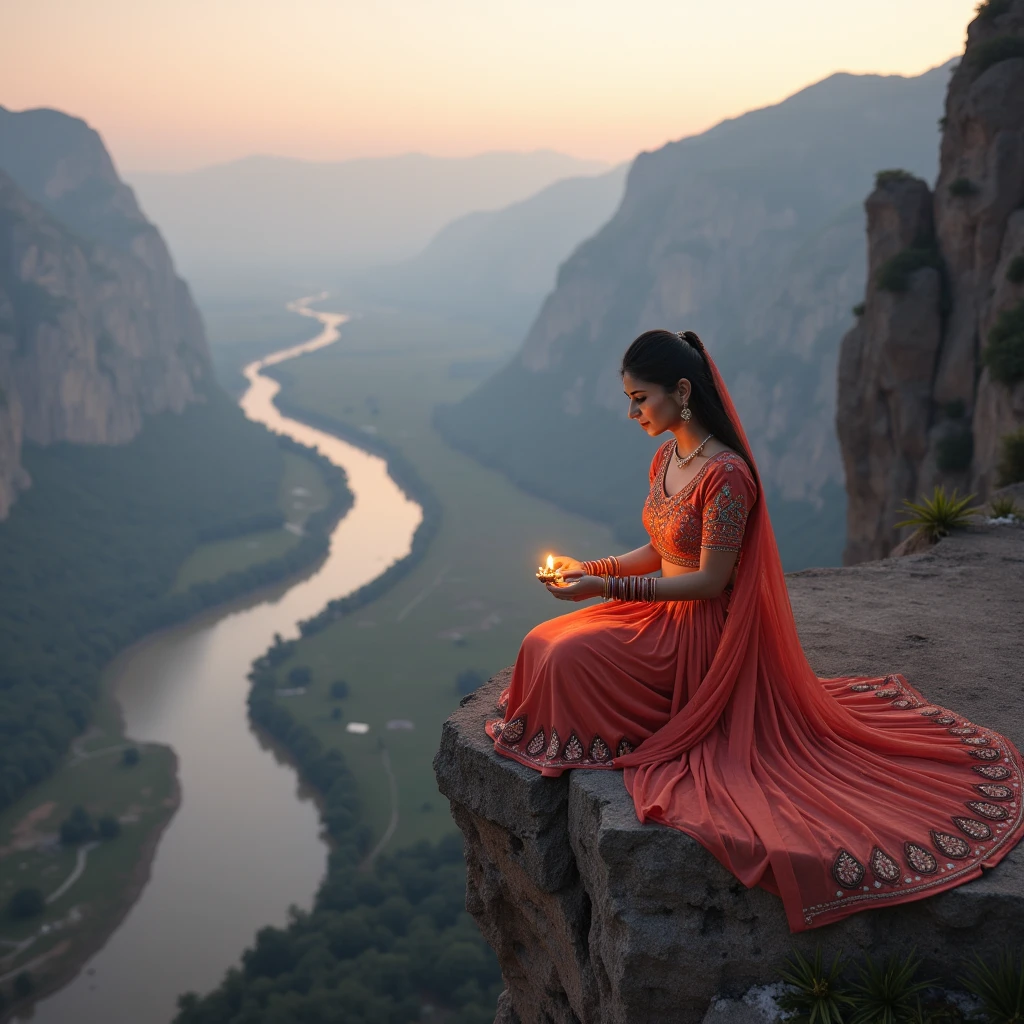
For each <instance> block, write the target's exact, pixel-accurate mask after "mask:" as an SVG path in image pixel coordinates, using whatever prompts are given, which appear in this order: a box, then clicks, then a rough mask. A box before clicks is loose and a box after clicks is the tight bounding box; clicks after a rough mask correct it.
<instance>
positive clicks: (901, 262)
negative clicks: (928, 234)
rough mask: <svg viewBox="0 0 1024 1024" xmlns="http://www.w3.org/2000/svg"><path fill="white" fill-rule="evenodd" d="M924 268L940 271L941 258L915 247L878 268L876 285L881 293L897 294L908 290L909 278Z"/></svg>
mask: <svg viewBox="0 0 1024 1024" xmlns="http://www.w3.org/2000/svg"><path fill="white" fill-rule="evenodd" d="M924 267H933V268H934V269H935V270H940V271H941V269H942V258H941V257H940V256H939V254H938V251H937V250H935V249H933V248H928V247H926V246H915V247H911V248H910V249H904V250H903V251H902V252H898V253H896V255H895V256H893V257H892V258H891V259H888V260H886V261H885V263H883V264H882V265H881V266H880V267H879V268H878V276H877V278H876V284H877V285H878V287H879V288H881V289H882V291H886V292H896V293H897V294H899V293H902V292H905V291H907V290H908V289H909V288H910V276H911V274H913V273H915V272H916V271H918V270H921V269H923V268H924Z"/></svg>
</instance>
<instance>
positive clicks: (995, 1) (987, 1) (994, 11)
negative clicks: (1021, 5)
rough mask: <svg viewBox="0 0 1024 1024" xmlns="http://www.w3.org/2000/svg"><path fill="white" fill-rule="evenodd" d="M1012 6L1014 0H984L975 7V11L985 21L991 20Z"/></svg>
mask: <svg viewBox="0 0 1024 1024" xmlns="http://www.w3.org/2000/svg"><path fill="white" fill-rule="evenodd" d="M1012 6H1013V0H982V2H981V3H980V4H978V6H977V7H975V8H974V13H975V14H977V16H978V17H979V18H981V19H982V20H983V21H991V20H993V19H994V18H998V17H999V15H1000V14H1005V13H1006V12H1007V11H1008V10H1009V9H1010V8H1011V7H1012Z"/></svg>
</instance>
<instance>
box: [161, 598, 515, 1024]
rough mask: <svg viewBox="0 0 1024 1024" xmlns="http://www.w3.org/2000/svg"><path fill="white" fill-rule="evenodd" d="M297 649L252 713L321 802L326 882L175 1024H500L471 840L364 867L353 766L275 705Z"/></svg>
mask: <svg viewBox="0 0 1024 1024" xmlns="http://www.w3.org/2000/svg"><path fill="white" fill-rule="evenodd" d="M366 589H367V588H364V590H366ZM359 593H360V592H357V593H356V594H355V595H353V597H355V598H356V599H357V602H356V603H358V599H359ZM367 599H368V598H367V595H365V594H364V595H363V600H367ZM295 646H296V641H295V640H288V641H283V640H282V639H281V638H280V637H276V638H275V643H274V645H273V646H272V647H271V648H270V649H269V650H268V651H267V652H266V653H265V654H264V655H263V656H262V657H260V658H258V659H257V660H256V662H255V663H254V665H253V668H252V672H251V673H250V676H249V679H250V681H251V683H252V690H251V692H250V695H249V714H250V717H251V718H252V721H253V723H254V724H255V725H257V726H259V727H260V728H261V729H263V730H264V731H266V732H268V733H269V734H270V735H271V736H273V737H274V739H276V740H277V741H278V742H280V743H281V744H282V745H283V746H284V747H286V748H287V749H288V751H289V753H290V754H291V755H292V757H293V758H294V759H295V761H296V763H297V765H298V767H299V770H300V772H301V774H302V777H303V779H304V780H305V781H306V782H308V783H310V784H311V785H313V786H315V787H316V789H317V790H318V791H319V792H320V795H321V800H322V803H321V816H322V819H323V822H324V827H325V830H326V832H327V834H328V836H329V837H330V839H331V854H330V858H329V861H328V868H327V875H326V877H325V878H324V881H323V882H322V883H321V886H320V889H319V891H318V892H317V896H316V901H315V904H314V906H313V909H312V910H311V911H310V912H308V913H306V912H302V911H297V910H293V911H292V914H291V920H290V923H289V925H288V926H287V927H286V928H274V927H267V928H262V929H261V930H260V931H259V932H258V933H257V935H256V941H255V943H254V945H253V946H252V947H251V948H249V949H248V950H246V952H245V953H244V954H243V955H242V966H241V968H232V969H231V970H229V971H228V973H227V975H226V976H225V978H224V980H223V981H222V983H221V984H220V986H219V987H218V988H217V989H215V990H214V991H213V992H212V993H210V994H209V995H207V996H205V997H199V996H198V995H196V994H194V993H189V994H187V995H184V996H182V997H181V999H180V1000H179V1014H178V1016H177V1018H176V1019H175V1024H251V1022H256V1021H259V1022H260V1024H274V1022H280V1024H285V1022H289V1024H292V1022H294V1021H297V1020H301V1021H303V1024H329V1022H334V1021H337V1020H339V1019H344V1020H345V1021H346V1024H363V1022H365V1024H403V1022H406V1021H414V1020H421V1019H422V1017H423V1014H424V1010H425V1007H426V1006H435V1007H444V1008H446V1009H448V1010H449V1011H452V1012H451V1015H450V1016H449V1017H447V1018H446V1019H448V1020H450V1021H451V1022H452V1024H490V1022H491V1021H492V1020H493V1019H494V1005H495V1001H496V1000H497V997H498V995H499V993H500V992H501V990H502V987H503V986H502V981H501V973H500V971H499V969H498V964H497V960H496V959H495V956H494V953H493V952H492V951H491V950H490V949H489V948H488V946H487V945H486V943H485V942H484V940H483V938H482V937H481V935H480V932H479V931H478V929H477V927H476V925H475V924H474V923H473V920H472V919H471V918H470V916H469V915H468V914H467V913H466V911H465V909H464V903H465V889H466V877H465V865H464V863H463V853H462V840H461V837H458V836H455V835H451V836H446V837H445V838H444V839H442V840H440V841H439V842H437V843H436V844H429V843H426V842H420V843H418V844H416V845H415V846H413V847H412V848H410V849H406V850H400V851H398V852H397V853H395V854H393V855H382V856H381V857H379V858H378V859H377V860H376V862H375V863H374V865H373V866H372V868H369V867H368V866H367V865H366V864H365V858H366V854H367V852H368V850H369V848H370V840H371V835H370V832H369V829H368V828H367V827H366V826H365V824H363V823H362V822H361V821H360V813H359V812H360V806H359V799H358V796H357V795H356V785H355V781H354V779H353V778H352V775H351V773H350V772H349V769H348V766H347V764H346V762H345V758H344V756H343V755H342V754H341V752H340V751H338V750H337V749H330V750H325V749H324V746H323V744H322V743H321V742H320V740H319V739H317V737H316V736H314V735H313V734H312V732H310V730H309V729H307V728H306V727H305V726H303V725H301V724H299V723H297V722H296V721H295V719H294V718H293V717H292V715H291V712H290V711H288V709H287V708H285V707H284V706H282V704H281V703H280V702H279V701H277V700H275V698H274V691H275V689H276V688H277V687H278V685H279V683H280V680H279V679H278V677H277V669H278V667H279V666H280V665H282V664H283V663H284V662H285V661H287V660H288V658H289V656H290V655H291V653H292V652H293V650H294V648H295Z"/></svg>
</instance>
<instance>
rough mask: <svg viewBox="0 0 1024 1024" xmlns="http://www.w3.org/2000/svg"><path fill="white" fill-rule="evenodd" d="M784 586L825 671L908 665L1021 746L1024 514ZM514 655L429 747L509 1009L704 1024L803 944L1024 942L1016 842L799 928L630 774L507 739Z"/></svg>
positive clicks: (961, 950) (941, 970)
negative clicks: (948, 880) (651, 810)
mask: <svg viewBox="0 0 1024 1024" xmlns="http://www.w3.org/2000/svg"><path fill="white" fill-rule="evenodd" d="M788 584H789V589H790V595H791V599H792V603H793V608H794V612H795V614H796V618H797V623H798V625H799V627H800V635H801V639H802V642H803V644H804V648H805V650H806V651H807V654H808V657H809V659H810V661H811V664H812V665H813V666H814V668H815V670H816V671H817V672H818V674H819V675H821V676H824V677H828V676H834V675H842V674H864V675H882V674H884V673H887V672H902V673H904V674H905V675H906V676H907V678H908V679H909V680H910V682H911V683H913V684H914V685H916V686H919V687H920V688H921V689H922V690H923V692H924V693H925V694H926V695H927V696H928V697H929V698H931V699H933V700H935V701H936V702H940V703H942V704H944V705H946V706H949V707H952V708H954V709H955V710H957V711H958V712H960V713H962V714H963V715H965V716H967V717H969V718H971V719H972V720H974V721H977V722H980V723H982V724H991V725H993V726H995V727H998V728H999V729H1000V730H1001V731H1003V732H1005V733H1006V734H1007V735H1008V736H1010V738H1011V739H1013V740H1014V741H1015V742H1016V743H1017V744H1018V745H1024V692H1022V689H1021V686H1020V666H1021V665H1022V664H1024V632H1022V630H1021V629H1020V623H1021V622H1022V621H1024V526H980V527H975V528H971V529H970V530H968V531H965V532H963V533H957V534H956V535H954V536H952V537H950V538H947V539H946V540H943V541H942V542H941V543H939V544H937V545H935V546H934V547H932V548H930V549H929V550H928V551H927V552H925V553H922V554H916V555H909V556H907V557H905V558H899V559H889V560H885V561H880V562H871V563H867V564H864V565H860V566H856V567H854V568H849V569H813V570H807V571H804V572H801V573H796V574H792V575H790V576H789V577H788ZM509 671H510V670H506V671H505V672H504V673H501V674H500V675H499V676H497V677H496V678H494V679H493V680H491V681H490V682H489V683H488V684H487V685H486V686H484V687H482V688H481V689H480V690H478V691H477V692H476V693H475V694H473V695H471V696H470V697H469V698H467V699H466V700H464V701H463V704H462V706H461V707H460V708H459V710H458V711H456V712H455V714H453V715H452V717H451V718H450V719H449V720H448V722H447V723H446V724H445V727H444V731H443V735H442V740H441V748H440V751H439V752H438V755H437V757H436V759H435V762H434V766H435V770H436V772H437V777H438V782H439V785H440V788H441V791H442V792H443V793H444V794H445V795H446V796H447V797H448V798H449V800H450V801H451V809H452V814H453V815H454V817H455V820H456V822H457V823H458V825H459V827H460V828H461V829H462V832H463V834H464V836H465V842H466V860H467V865H468V886H467V907H468V909H469V911H470V912H471V913H472V914H473V916H474V917H475V918H476V920H477V922H478V923H479V925H480V927H481V929H482V931H483V933H484V935H485V937H486V938H487V940H488V942H490V944H491V945H492V946H493V947H494V949H495V950H496V951H497V954H498V959H499V961H500V963H501V967H502V971H503V974H504V977H505V982H506V986H507V990H506V993H505V995H504V996H503V999H502V1001H501V1003H500V1004H499V1013H498V1017H497V1020H498V1021H501V1022H505V1024H514V1022H519V1024H541V1022H547V1024H577V1022H583V1024H627V1022H629V1024H633V1022H635V1021H644V1022H647V1024H661V1022H665V1024H668V1022H673V1024H675V1022H680V1024H697V1022H699V1021H701V1020H702V1019H704V1018H705V1015H706V1014H709V1015H708V1017H707V1019H708V1020H709V1021H715V1019H716V1018H715V1016H714V1015H713V1014H710V1009H711V1006H712V1001H713V1000H714V999H724V1000H732V1001H734V1002H735V1001H737V1000H741V999H742V996H743V994H744V993H746V992H747V991H748V990H749V989H750V988H751V987H752V986H755V985H764V984H768V983H771V982H774V981H776V980H777V977H778V976H777V973H776V971H777V967H778V965H779V963H780V962H781V960H782V958H783V957H784V956H785V955H786V954H787V953H788V952H789V951H790V950H791V949H792V948H794V947H796V948H798V949H801V950H803V951H804V952H811V951H813V948H814V946H815V945H816V944H817V943H821V944H822V945H823V947H824V949H825V951H826V953H830V952H832V951H835V950H837V949H839V948H842V949H843V950H845V952H846V953H848V954H854V953H858V952H860V951H864V950H870V951H871V953H872V955H881V954H885V953H887V952H889V951H891V950H902V951H904V952H905V951H906V950H907V949H908V948H910V947H911V946H916V947H917V949H918V951H919V952H920V953H921V954H923V955H924V957H925V970H926V971H928V972H930V973H933V974H935V975H937V976H945V975H948V974H950V973H951V972H955V971H956V970H957V969H958V967H959V964H960V962H961V960H962V959H963V957H964V956H965V955H967V954H970V953H972V952H975V951H977V952H979V953H982V954H983V955H991V954H994V953H995V952H996V951H997V950H998V949H999V948H1000V947H1001V946H1002V945H1003V944H1004V943H1006V942H1008V941H1010V940H1012V939H1014V938H1015V937H1016V938H1019V934H1020V920H1021V915H1022V914H1024V848H1022V847H1018V848H1017V849H1016V850H1014V851H1013V852H1012V853H1011V854H1010V855H1009V856H1008V857H1007V859H1006V860H1005V861H1004V862H1003V863H1002V864H1000V865H999V867H997V868H996V869H995V870H993V871H991V872H989V873H987V874H986V875H985V876H984V877H982V878H980V879H976V880H975V881H973V882H970V883H968V884H966V885H963V886H961V887H960V888H958V889H955V890H952V891H951V892H947V893H943V894H941V895H939V896H935V897H931V898H929V899H925V900H922V901H920V902H917V903H911V904H906V905H903V906H901V907H896V908H892V909H879V910H871V911H868V912H865V913H862V914H857V915H855V916H853V917H852V918H848V919H847V920H845V921H842V922H839V923H838V924H835V925H831V926H827V927H825V928H820V929H816V930H814V931H811V932H808V933H804V934H802V935H799V936H792V935H791V934H790V932H789V930H788V928H787V925H786V921H785V916H784V914H783V912H782V906H781V903H780V902H779V900H778V899H777V898H776V897H774V896H772V895H770V894H769V893H767V892H764V891H762V890H760V889H751V890H747V889H745V888H744V887H743V886H742V885H741V884H740V883H739V882H737V881H736V879H735V878H734V877H733V876H732V875H730V874H729V873H728V872H727V871H725V870H724V869H723V868H722V867H721V866H720V865H719V864H718V862H717V861H715V860H714V858H713V857H711V855H710V854H708V853H707V852H706V851H705V850H704V849H703V847H701V846H700V845H699V844H698V843H696V842H695V841H694V840H692V839H690V838H689V837H688V836H686V835H684V834H682V833H680V832H677V831H675V830H673V829H670V828H666V827H663V826H660V825H653V824H648V825H640V824H639V823H638V822H637V819H636V815H635V813H634V811H633V805H632V802H631V800H630V798H629V796H628V794H627V793H626V791H625V788H624V786H623V784H622V778H621V775H620V773H618V772H587V771H575V772H570V773H567V774H566V775H563V776H562V777H561V778H558V779H546V778H542V777H541V776H540V775H538V774H537V773H536V772H533V771H531V770H530V769H528V768H525V767H523V766H521V765H519V764H517V763H515V762H513V761H510V760H507V759H505V758H502V757H500V756H498V755H497V754H495V753H494V750H493V744H492V743H491V742H490V741H489V740H488V739H487V737H486V735H485V734H484V731H483V723H484V719H485V718H486V717H488V716H490V715H493V714H494V702H495V698H496V697H497V694H498V692H499V691H500V689H501V687H502V686H503V685H504V684H505V681H506V679H507V675H508V672H509ZM741 1005H742V1004H741ZM727 1010H728V1011H729V1012H732V1013H733V1016H732V1017H731V1018H730V1017H727V1016H725V1014H726V1011H727ZM739 1012H740V1009H739V1008H738V1007H737V1006H736V1005H724V1006H723V1008H722V1010H721V1013H722V1015H723V1024H724V1021H725V1020H739V1019H745V1020H751V1021H753V1020H756V1017H755V1016H753V1015H751V1016H748V1017H747V1018H742V1017H737V1016H736V1015H735V1014H736V1013H739Z"/></svg>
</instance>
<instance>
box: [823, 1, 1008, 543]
mask: <svg viewBox="0 0 1024 1024" xmlns="http://www.w3.org/2000/svg"><path fill="white" fill-rule="evenodd" d="M867 213H868V284H867V290H866V294H865V300H864V314H863V316H862V317H861V318H860V321H859V323H858V324H857V325H856V326H855V327H854V328H853V329H852V330H851V331H850V332H849V333H848V334H847V335H846V337H845V338H844V339H843V343H842V348H841V355H840V365H839V401H838V408H837V421H836V422H837V427H838V433H839V438H840V445H841V448H842V454H843V461H844V465H845V470H846V488H847V495H848V526H847V544H846V551H845V556H844V557H845V560H846V561H847V562H848V563H849V562H857V561H862V560H864V559H868V558H878V557H881V556H882V555H884V554H885V553H886V552H888V551H889V550H891V548H892V547H893V546H894V545H895V544H896V543H897V542H898V540H899V537H900V533H899V531H897V530H896V529H895V528H894V527H893V525H892V524H893V523H894V522H896V521H898V519H899V515H898V512H897V509H898V507H899V506H900V503H901V500H902V499H903V498H911V499H916V498H917V497H919V496H920V495H922V494H927V493H930V491H931V489H932V487H933V486H934V485H936V484H943V485H946V486H947V487H948V488H952V487H959V489H960V490H961V492H963V491H965V490H971V491H975V492H977V493H978V495H979V497H981V498H984V497H985V496H987V494H988V492H989V491H990V490H991V488H992V487H993V486H994V485H995V484H996V482H997V481H996V466H997V463H998V460H999V455H1000V448H1001V444H1000V442H1001V439H1002V438H1003V437H1005V436H1006V435H1007V434H1009V433H1011V432H1013V431H1014V430H1017V429H1019V428H1020V427H1021V426H1022V424H1024V372H1021V371H1019V370H1018V371H1016V372H1014V371H1012V370H1011V371H1010V372H1009V373H1007V372H1002V373H1000V372H999V371H997V372H996V375H995V376H993V371H992V369H991V368H990V367H989V366H988V365H986V360H985V358H984V354H985V351H986V349H987V348H988V346H989V345H990V344H991V339H992V331H993V328H994V327H996V325H997V323H1000V321H1001V319H1002V318H1004V317H1006V316H1008V315H1012V314H1013V313H1014V312H1016V313H1017V317H1018V318H1024V271H1021V272H1013V271H1011V267H1012V265H1013V263H1014V260H1017V261H1018V264H1019V263H1020V261H1021V260H1022V259H1024V0H991V2H990V3H988V4H987V5H986V6H985V7H983V8H982V9H981V11H980V13H979V16H978V18H977V19H976V20H975V21H974V22H973V23H972V24H971V25H970V27H969V29H968V37H967V48H966V51H965V53H964V58H963V60H962V61H961V62H960V65H959V66H958V68H957V70H956V72H955V73H954V75H953V78H952V81H951V83H950V87H949V94H948V97H947V101H946V116H945V120H944V131H943V138H942V149H941V167H940V172H939V177H938V181H937V183H936V187H935V192H934V194H933V193H931V192H930V191H929V189H928V187H927V186H926V185H925V184H924V182H921V181H916V180H914V179H912V178H908V177H901V176H898V175H889V176H880V181H879V183H878V187H877V188H876V189H875V191H874V192H873V193H872V195H871V196H870V197H869V198H868V201H867ZM1016 334H1017V337H1018V338H1019V340H1018V341H1017V347H1018V353H1019V354H1018V355H1017V356H1016V359H1017V361H1018V364H1019V365H1020V364H1021V361H1022V360H1024V354H1021V353H1024V327H1018V328H1017V331H1016Z"/></svg>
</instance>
